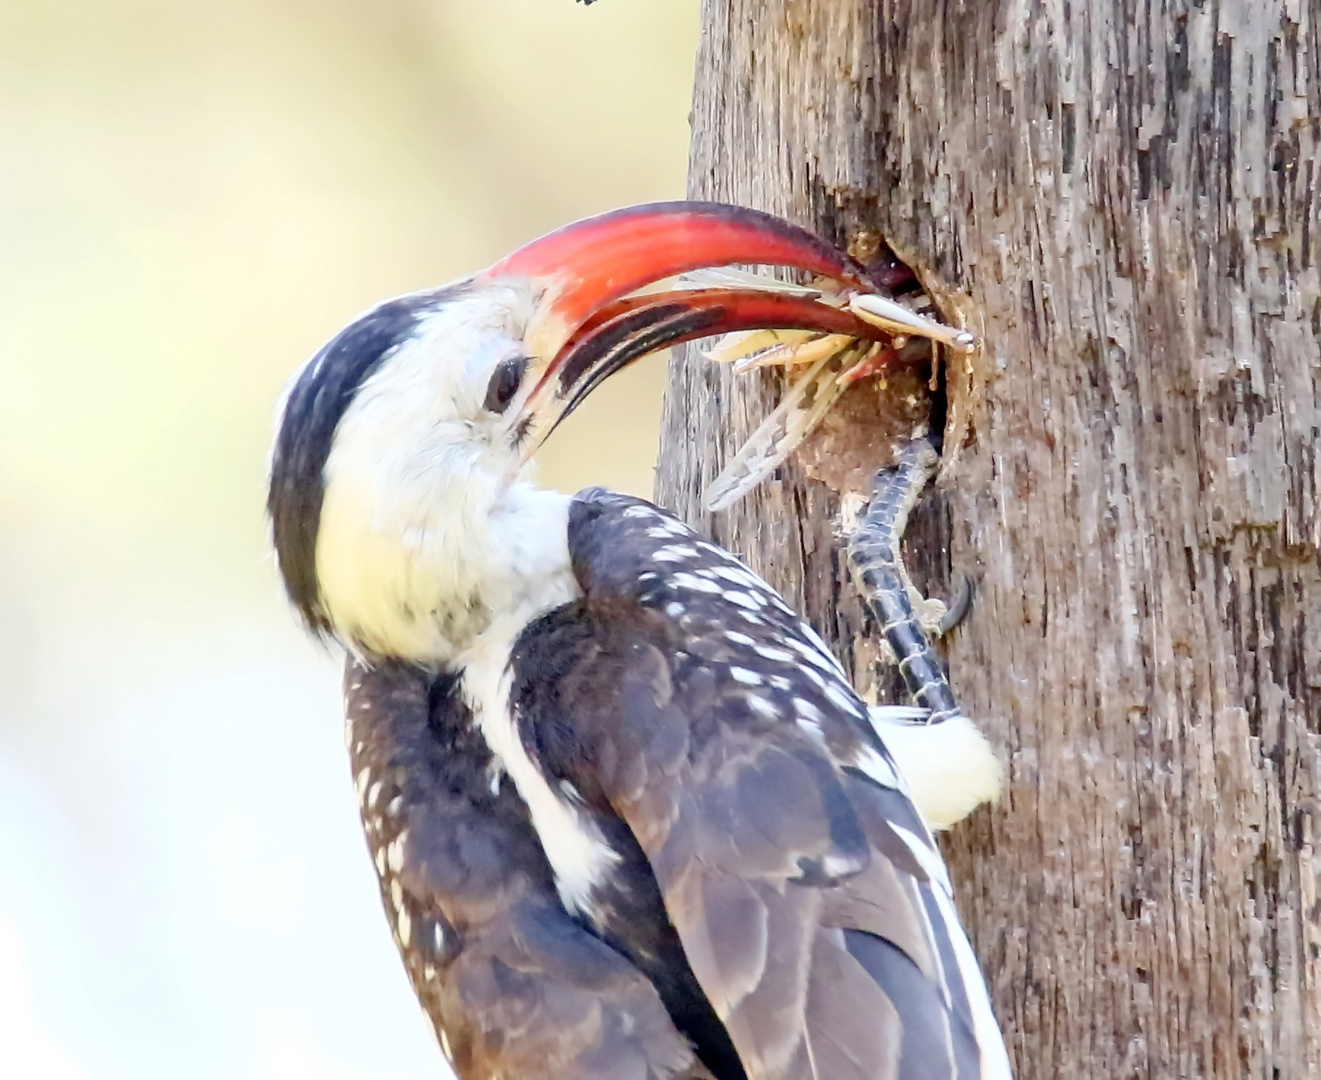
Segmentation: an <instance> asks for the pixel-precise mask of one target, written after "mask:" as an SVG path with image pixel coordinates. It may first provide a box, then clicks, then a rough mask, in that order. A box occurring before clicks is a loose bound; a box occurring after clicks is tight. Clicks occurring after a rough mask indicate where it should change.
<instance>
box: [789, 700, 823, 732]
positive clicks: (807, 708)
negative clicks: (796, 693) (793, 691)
mask: <svg viewBox="0 0 1321 1080" xmlns="http://www.w3.org/2000/svg"><path fill="white" fill-rule="evenodd" d="M794 712H796V713H797V714H798V715H799V716H800V717H801V718H802V719H804V720H806V721H807V722H808V723H810V724H815V725H817V730H818V731H819V730H820V725H821V721H822V720H823V719H824V717H823V716H822V715H821V710H820V709H818V708H817V707H816V706H815V705H813V704H812V703H811V702H810V701H808V700H807V698H801V697H796V698H794Z"/></svg>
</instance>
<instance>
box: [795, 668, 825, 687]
mask: <svg viewBox="0 0 1321 1080" xmlns="http://www.w3.org/2000/svg"><path fill="white" fill-rule="evenodd" d="M798 671H799V673H800V674H802V675H805V676H806V677H807V678H808V679H810V680H811V681H812V682H813V683H815V684H816V688H817V689H818V690H824V689H825V688H826V680H825V679H823V678H822V677H821V673H820V672H819V671H813V670H812V669H811V668H810V667H800V668H799V669H798Z"/></svg>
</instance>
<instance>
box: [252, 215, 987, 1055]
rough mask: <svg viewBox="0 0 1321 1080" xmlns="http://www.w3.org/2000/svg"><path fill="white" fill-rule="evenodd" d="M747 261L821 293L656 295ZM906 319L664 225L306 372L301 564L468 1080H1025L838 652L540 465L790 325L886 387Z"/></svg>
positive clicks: (441, 308) (419, 302)
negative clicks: (635, 389)
mask: <svg viewBox="0 0 1321 1080" xmlns="http://www.w3.org/2000/svg"><path fill="white" fill-rule="evenodd" d="M736 263H737V264H757V265H774V266H780V267H788V268H792V269H794V270H797V271H802V272H804V273H806V274H810V275H815V276H816V277H817V278H818V279H820V282H821V283H823V284H819V286H818V287H816V288H815V291H813V289H801V288H796V287H793V286H777V285H774V284H773V283H771V282H770V281H769V279H753V278H744V277H740V276H739V275H738V274H737V273H733V274H732V275H731V276H729V277H726V278H720V279H708V283H707V284H706V285H702V283H701V281H700V280H699V281H698V282H696V283H694V282H691V281H690V282H688V283H687V285H686V286H683V287H675V288H670V289H667V290H662V291H647V290H648V289H649V288H651V287H654V286H656V285H657V284H658V283H659V282H661V281H662V280H664V279H668V278H671V277H674V276H675V275H680V274H686V273H688V272H691V271H697V270H701V269H702V268H710V267H721V266H728V265H730V264H736ZM881 292H882V290H881V289H880V288H879V286H878V284H877V283H876V282H875V281H874V280H872V279H871V278H869V276H868V275H867V273H865V272H864V271H863V270H862V269H861V268H860V267H859V266H858V265H857V264H856V263H855V262H853V261H852V260H851V259H849V258H848V257H847V256H845V255H843V254H842V253H840V252H838V251H837V250H836V249H835V248H834V247H833V246H831V245H829V244H827V243H826V242H825V241H823V240H820V239H819V238H817V237H815V236H813V235H812V234H810V233H808V232H806V231H804V230H801V229H799V228H796V227H794V226H791V225H789V224H787V223H785V222H782V221H779V220H777V219H775V218H773V217H770V216H767V215H764V214H760V213H756V212H753V211H750V210H745V209H741V208H737V207H732V206H724V205H720V204H712V203H670V204H654V205H650V206H643V207H634V208H630V209H626V210H622V211H616V212H614V213H611V214H606V215H603V216H601V217H597V218H592V219H588V220H586V221H583V222H579V223H577V224H574V225H571V226H568V227H566V228H564V229H561V230H559V231H557V232H554V233H551V234H549V235H548V236H545V237H543V238H541V239H540V240H537V241H534V242H532V243H531V244H529V245H527V246H525V247H523V248H520V249H519V250H517V251H515V252H514V253H513V254H511V255H509V256H508V257H506V258H504V259H503V260H501V261H500V262H498V263H496V264H495V265H494V266H492V267H490V268H489V269H487V270H485V271H483V272H481V273H478V274H476V275H474V276H472V277H470V278H467V279H464V280H462V281H459V282H456V283H453V284H450V285H447V286H444V287H441V288H438V289H432V290H427V291H423V292H418V293H414V294H411V295H407V296H403V297H400V298H397V299H393V300H388V301H386V302H384V303H382V304H380V305H378V306H377V307H375V308H373V309H371V310H370V311H368V312H366V313H365V314H363V315H361V316H359V317H358V318H356V319H355V320H354V321H353V322H352V323H350V324H349V325H348V326H347V328H345V329H344V330H342V331H341V332H340V333H339V334H338V335H337V336H336V337H334V338H333V339H332V340H331V341H330V342H329V343H328V344H327V345H326V346H325V347H323V348H322V349H321V350H320V351H319V352H318V353H317V354H316V355H315V356H314V357H313V358H312V359H311V360H310V361H309V362H308V363H307V365H306V366H305V367H304V368H303V369H302V370H301V371H300V372H299V373H298V374H297V375H296V376H295V377H294V379H293V381H292V383H291V385H290V388H289V389H288V391H287V396H286V399H285V402H284V405H283V409H282V413H281V418H280V421H279V429H278V434H277V437H276V443H275V448H274V452H273V456H272V464H271V477H270V493H269V501H268V510H269V514H270V518H271V523H272V531H273V539H274V546H275V550H276V554H277V558H278V563H279V568H280V571H281V574H282V577H283V579H284V584H285V587H286V590H287V592H288V594H289V596H290V598H291V600H292V602H293V604H294V606H295V607H296V609H297V611H298V612H299V614H300V615H301V617H302V620H303V621H304V622H305V623H306V625H307V627H308V628H309V629H310V630H311V631H312V632H313V633H314V634H316V635H319V636H322V637H325V638H333V639H335V640H337V641H338V642H339V643H341V644H342V645H343V646H344V647H345V648H346V650H347V653H348V659H347V667H346V673H345V696H346V712H347V726H346V738H347V742H348V747H349V752H350V757H351V760H352V768H353V771H354V775H355V782H356V787H357V793H358V797H359V802H360V809H361V813H362V817H363V821H364V826H365V829H366V833H367V838H368V842H369V846H370V849H371V854H372V856H373V858H374V861H375V865H376V870H377V873H378V875H379V879H380V886H381V892H382V897H383V901H384V906H385V909H386V912H387V915H388V917H389V919H390V921H391V924H392V928H393V931H394V937H395V941H396V943H397V945H398V947H399V950H400V952H401V954H402V956H403V959H404V962H405V965H406V967H407V970H408V973H409V976H410V978H411V980H412V984H413V987H414V989H415V991H416V993H417V995H418V997H419V999H420V1001H421V1002H422V1005H423V1007H424V1008H425V1010H426V1012H427V1013H428V1015H429V1017H430V1019H431V1020H432V1022H433V1024H434V1026H435V1029H436V1032H437V1035H438V1037H439V1040H440V1043H441V1046H442V1048H443V1050H444V1052H445V1055H446V1057H447V1058H448V1059H449V1061H450V1062H451V1064H452V1065H453V1067H454V1069H455V1071H456V1072H457V1073H458V1074H459V1076H460V1077H463V1078H464V1080H468V1078H482V1080H485V1078H491V1080H494V1078H497V1077H500V1078H507V1080H593V1078H602V1080H605V1078H610V1080H648V1078H655V1080H662V1078H670V1077H675V1078H678V1077H711V1078H717V1080H733V1078H748V1080H796V1078H800V1077H802V1078H808V1077H813V1078H817V1080H854V1078H857V1080H862V1078H869V1080H881V1078H902V1080H918V1078H928V1077H930V1078H935V1077H951V1078H957V1080H968V1078H973V1077H979V1078H980V1077H997V1078H998V1077H1007V1076H1008V1075H1009V1066H1008V1063H1007V1057H1006V1054H1005V1050H1004V1046H1003V1042H1002V1039H1001V1036H1000V1033H999V1030H998V1028H997V1026H996V1022H995V1020H994V1017H993V1016H992V1013H991V1009H990V1005H989V1001H988V997H987V992H986V989H985V986H984V983H983V980H982V976H981V973H980V970H979V968H978V965H977V962H976V959H975V957H974V955H973V952H972V949H971V948H970V946H969V943H968V941H967V938H966V936H965V935H964V932H963V930H962V929H961V927H960V925H959V922H958V918H957V915H956V913H955V910H954V906H953V902H952V899H951V893H950V885H949V880H948V877H947V875H946V871H945V867H944V864H943V862H942V860H941V857H940V854H939V852H938V850H937V848H936V846H935V844H934V842H933V840H932V837H931V834H930V832H929V831H928V829H927V827H926V825H925V823H924V822H923V820H922V818H921V816H920V815H919V813H918V812H917V810H916V809H915V807H914V803H913V801H912V800H911V799H910V796H909V794H908V792H907V789H906V786H905V782H904V780H903V778H902V777H901V775H900V773H899V771H898V770H897V769H896V765H895V760H894V758H893V757H892V755H891V752H890V751H889V750H888V749H887V746H886V745H885V743H884V742H883V741H882V738H881V737H879V736H878V734H877V731H878V730H884V727H883V726H882V727H880V728H879V729H878V727H877V726H876V725H874V724H873V722H872V717H871V716H870V715H869V712H868V709H867V707H866V706H865V705H864V703H863V702H862V701H861V700H860V699H859V697H858V695H857V694H856V693H855V692H854V690H853V687H852V686H851V685H850V683H849V681H848V679H847V678H846V677H845V675H844V672H843V670H842V669H841V668H840V666H839V664H838V662H837V661H836V660H835V658H834V657H833V656H832V654H831V653H830V651H829V649H828V648H827V647H826V645H825V644H824V642H822V640H821V639H820V638H819V637H818V636H817V635H816V634H815V633H814V632H813V631H812V630H811V629H810V628H809V627H808V626H807V624H806V623H805V622H804V621H803V620H802V619H800V618H799V617H798V616H797V615H795V614H794V612H793V611H792V610H791V609H790V608H789V607H788V606H787V605H786V604H785V602H784V601H783V600H782V599H781V597H780V596H778V595H777V594H776V593H775V591H774V590H772V589H771V588H770V587H769V586H768V585H767V584H766V583H765V582H764V581H762V580H761V578H759V577H758V576H757V575H756V574H754V573H752V572H751V571H750V570H749V569H748V568H747V567H746V566H745V565H744V564H743V563H742V562H740V561H739V560H738V559H737V558H735V557H734V556H732V555H731V554H729V553H727V552H725V551H723V550H721V549H720V548H719V547H717V546H716V545H714V544H712V543H710V542H708V541H707V540H705V539H703V538H701V537H700V536H698V535H697V534H695V533H694V532H693V531H692V530H690V529H689V528H688V527H687V526H685V525H684V524H682V523H681V522H679V521H678V520H677V519H676V518H675V517H673V516H672V515H670V514H668V513H666V512H664V511H663V510H661V509H659V508H657V507H655V506H653V505H652V504H650V503H648V502H646V501H644V500H641V499H637V498H630V497H625V496H622V495H617V494H611V493H609V492H606V491H604V490H600V489H589V490H586V491H582V492H580V493H578V494H577V495H575V496H572V497H569V496H566V495H562V494H559V493H557V492H552V491H545V490H540V489H538V488H537V487H536V486H535V485H534V484H533V482H532V480H531V477H530V475H529V469H528V465H529V461H530V459H531V457H532V455H533V452H534V451H535V450H536V449H537V447H538V446H539V445H540V444H541V443H542V442H543V441H544V439H545V438H546V437H547V435H548V434H549V433H550V431H551V430H552V429H553V428H554V427H555V426H556V425H557V424H558V423H559V421H560V420H561V419H563V417H564V416H566V415H567V414H568V413H569V412H570V411H572V410H573V409H574V408H575V406H576V405H577V404H578V403H579V402H580V401H582V400H583V398H584V397H585V395H587V394H588V393H590V392H591V390H592V388H593V387H595V386H596V385H598V384H599V383H600V382H601V381H602V380H603V379H605V378H606V377H608V376H609V375H610V374H611V373H612V372H613V371H616V370H618V369H620V368H621V367H623V366H624V365H625V364H627V363H629V362H631V361H632V360H634V359H636V358H637V357H639V356H641V355H643V354H645V353H649V352H651V351H654V350H655V349H658V348H661V347H663V346H666V345H671V344H674V343H676V342H680V341H686V340H691V339H695V338H699V337H706V336H710V335H716V334H724V333H731V332H737V333H743V332H748V331H756V330H759V329H760V328H778V329H781V330H787V331H789V332H790V335H791V336H790V337H787V338H784V339H783V340H784V341H785V342H788V343H789V345H788V349H789V352H790V353H793V352H794V350H795V349H799V348H805V349H807V351H808V352H809V353H810V354H811V357H812V358H813V359H812V362H813V364H814V365H817V364H820V363H822V362H823V361H822V360H821V355H822V350H821V348H820V345H819V343H820V341H822V340H826V339H828V340H830V341H832V342H834V343H835V345H837V346H838V352H839V355H838V356H837V357H835V358H834V359H830V358H827V360H828V361H829V363H831V364H834V367H832V368H831V369H830V370H831V371H833V372H834V373H835V375H837V376H841V377H842V376H843V374H846V373H847V372H856V370H857V369H858V365H859V364H860V363H864V362H870V363H872V364H873V365H875V364H881V365H883V364H884V363H885V362H887V360H888V359H889V358H892V357H894V356H895V355H897V349H898V348H899V346H900V345H901V344H902V338H903V335H904V334H905V333H906V332H907V330H906V327H907V325H908V322H911V321H912V319H911V317H910V316H909V315H907V314H906V313H905V312H904V311H902V310H900V309H898V307H897V305H893V304H889V302H888V301H885V300H884V298H883V297H881ZM887 304H889V306H887ZM869 316H870V317H869ZM896 320H897V321H896ZM906 320H907V322H906ZM930 325H932V326H934V325H936V324H934V323H931V324H930ZM802 332H805V333H802ZM941 332H944V330H941V331H937V332H936V333H937V334H938V333H941ZM793 334H798V335H799V336H797V337H793V336H792V335H793ZM897 339H898V340H897ZM749 347H751V346H749ZM783 351H784V350H783V349H782V350H781V352H782V353H783ZM814 370H817V369H816V368H814ZM821 370H824V369H821ZM814 385H815V384H814ZM904 513H906V509H905V510H904ZM889 516H890V518H891V519H893V516H894V515H892V514H891V515H889ZM891 524H893V521H891ZM901 711H902V710H901Z"/></svg>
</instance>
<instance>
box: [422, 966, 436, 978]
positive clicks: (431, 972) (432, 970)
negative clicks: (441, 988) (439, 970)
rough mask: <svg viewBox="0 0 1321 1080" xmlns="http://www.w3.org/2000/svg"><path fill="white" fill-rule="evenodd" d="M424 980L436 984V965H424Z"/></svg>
mask: <svg viewBox="0 0 1321 1080" xmlns="http://www.w3.org/2000/svg"><path fill="white" fill-rule="evenodd" d="M422 978H424V979H425V980H426V981H427V982H435V979H436V965H435V964H423V965H422Z"/></svg>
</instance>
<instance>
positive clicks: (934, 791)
mask: <svg viewBox="0 0 1321 1080" xmlns="http://www.w3.org/2000/svg"><path fill="white" fill-rule="evenodd" d="M869 712H870V714H871V721H872V727H873V728H874V729H875V731H876V734H877V735H879V736H880V738H881V742H883V743H884V744H885V748H886V749H887V750H889V751H890V756H891V757H892V758H894V763H895V765H896V767H897V768H898V770H899V775H900V776H902V777H903V778H904V782H905V783H906V784H907V785H908V794H909V797H910V798H911V799H912V800H913V804H914V805H915V806H916V807H917V810H918V813H920V814H921V815H922V819H923V820H924V821H925V822H926V823H927V825H929V826H930V827H931V828H933V829H948V828H949V827H950V826H951V825H955V824H957V823H958V822H960V821H962V820H963V819H964V818H965V817H967V816H968V815H969V814H971V813H972V812H973V811H974V810H976V809H977V807H979V806H981V804H982V803H984V802H989V803H993V802H995V801H996V800H997V799H999V797H1000V791H1001V788H1002V786H1003V784H1004V769H1003V767H1002V766H1001V764H1000V759H999V758H997V757H996V756H995V751H994V750H992V749H991V744H990V742H989V741H988V740H987V738H986V736H985V735H983V734H982V732H981V730H980V729H979V728H978V727H977V725H976V724H974V723H973V722H972V721H971V720H969V719H968V717H966V716H955V717H951V718H950V719H949V720H945V721H943V722H941V723H939V724H924V723H915V722H914V721H915V720H917V719H918V717H920V716H925V715H926V710H925V709H918V708H914V707H910V706H905V705H898V706H887V705H878V706H873V707H872V708H871V709H870V710H869Z"/></svg>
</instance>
